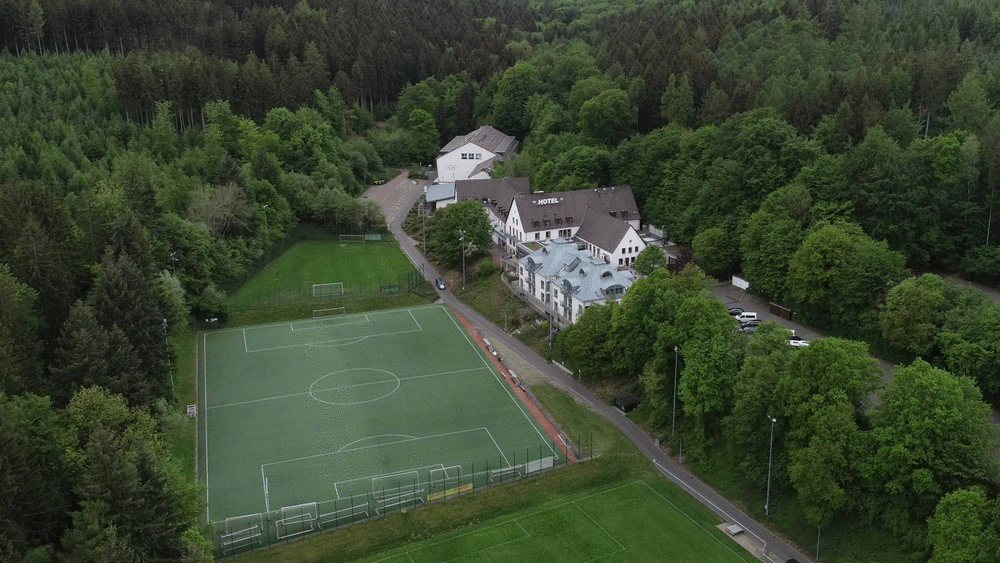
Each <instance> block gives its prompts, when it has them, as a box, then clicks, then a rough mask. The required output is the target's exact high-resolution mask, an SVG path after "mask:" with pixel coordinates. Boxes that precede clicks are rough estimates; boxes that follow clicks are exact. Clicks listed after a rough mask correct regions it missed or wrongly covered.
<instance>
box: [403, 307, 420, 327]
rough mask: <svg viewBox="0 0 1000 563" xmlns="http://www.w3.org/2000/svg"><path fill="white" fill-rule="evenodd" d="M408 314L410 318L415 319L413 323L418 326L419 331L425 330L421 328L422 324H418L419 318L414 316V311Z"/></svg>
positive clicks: (408, 311)
mask: <svg viewBox="0 0 1000 563" xmlns="http://www.w3.org/2000/svg"><path fill="white" fill-rule="evenodd" d="M406 312H407V313H409V314H410V318H411V319H413V322H414V323H415V324H416V325H417V330H424V329H423V327H421V326H420V323H418V322H417V317H414V316H413V311H410V310H407V311H406Z"/></svg>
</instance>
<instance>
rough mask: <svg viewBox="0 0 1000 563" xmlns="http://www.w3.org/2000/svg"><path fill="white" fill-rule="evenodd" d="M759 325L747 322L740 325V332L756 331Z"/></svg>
mask: <svg viewBox="0 0 1000 563" xmlns="http://www.w3.org/2000/svg"><path fill="white" fill-rule="evenodd" d="M759 326H760V325H756V324H748V325H746V326H740V332H745V333H747V334H753V333H755V332H757V328H758V327H759Z"/></svg>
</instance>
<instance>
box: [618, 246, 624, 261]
mask: <svg viewBox="0 0 1000 563" xmlns="http://www.w3.org/2000/svg"><path fill="white" fill-rule="evenodd" d="M622 254H625V249H624V248H623V249H622ZM619 262H620V260H619Z"/></svg>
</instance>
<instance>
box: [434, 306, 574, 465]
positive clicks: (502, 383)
mask: <svg viewBox="0 0 1000 563" xmlns="http://www.w3.org/2000/svg"><path fill="white" fill-rule="evenodd" d="M442 311H443V308H442ZM444 313H445V314H446V315H448V312H447V311H444ZM448 318H449V319H451V322H452V324H454V325H455V328H456V329H458V331H459V333H461V334H462V336H463V337H465V341H466V342H468V343H469V346H471V347H472V348H473V349H474V350H475V351H476V354H477V355H478V356H479V359H480V360H482V362H483V364H485V365H486V367H487V368H489V370H490V372H491V373H492V374H493V377H494V379H496V381H497V383H499V384H500V387H501V388H502V389H503V390H504V392H505V393H507V396H508V397H510V400H511V401H512V402H513V403H514V406H516V407H517V410H519V411H521V414H522V415H524V418H525V419H527V421H528V424H530V425H531V427H532V428H534V429H535V432H536V433H537V434H538V437H539V438H541V439H542V443H543V444H548V446H547V447H548V448H549V450H550V451H551V452H552V454H553V455H557V453H558V452H556V449H555V447H553V445H552V441H551V440H550V439H549V437H548V436H546V435H545V434H543V433H542V429H541V428H540V427H539V426H538V424H539V423H538V422H537V421H536V420H535V419H534V418H532V417H531V416H530V415H529V414H528V413H526V412H524V407H523V405H522V404H521V401H520V400H518V398H517V397H515V396H514V395H513V394H512V393H511V390H510V386H508V385H507V382H506V381H504V379H503V377H500V376H499V374H497V372H496V369H495V368H494V367H493V364H491V363H490V362H489V360H487V359H486V357H485V356H484V355H483V354H484V352H483V351H482V349H480V348H479V346H477V345H476V344H475V343H473V342H472V341H471V340H469V333H468V331H466V330H465V329H464V328H462V327H461V326H459V324H458V321H457V320H455V317H454V316H452V315H448Z"/></svg>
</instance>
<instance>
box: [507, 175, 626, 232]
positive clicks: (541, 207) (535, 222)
mask: <svg viewBox="0 0 1000 563" xmlns="http://www.w3.org/2000/svg"><path fill="white" fill-rule="evenodd" d="M588 207H589V208H593V209H594V211H595V212H603V213H605V214H607V215H609V216H611V217H615V218H617V219H620V220H622V221H630V220H633V219H638V218H639V208H638V206H637V205H636V204H635V197H634V196H633V195H632V188H631V187H629V186H615V187H611V188H596V189H593V190H589V189H584V190H573V191H569V192H552V193H535V194H530V195H523V196H519V197H517V209H518V212H519V213H520V214H521V223H522V224H523V225H524V230H525V231H526V232H531V231H538V230H542V229H556V228H559V229H565V228H569V227H574V226H579V225H581V224H582V222H583V218H584V215H585V214H586V212H587V208H588Z"/></svg>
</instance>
